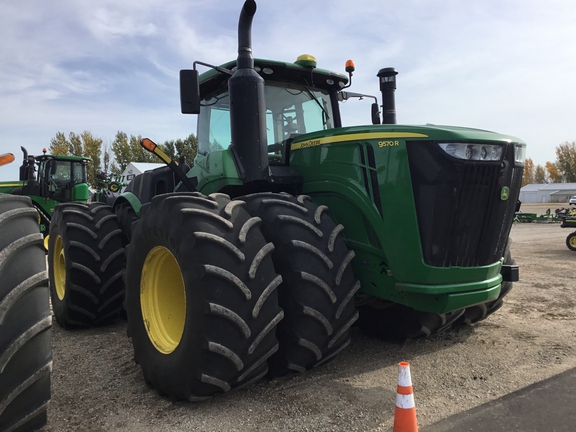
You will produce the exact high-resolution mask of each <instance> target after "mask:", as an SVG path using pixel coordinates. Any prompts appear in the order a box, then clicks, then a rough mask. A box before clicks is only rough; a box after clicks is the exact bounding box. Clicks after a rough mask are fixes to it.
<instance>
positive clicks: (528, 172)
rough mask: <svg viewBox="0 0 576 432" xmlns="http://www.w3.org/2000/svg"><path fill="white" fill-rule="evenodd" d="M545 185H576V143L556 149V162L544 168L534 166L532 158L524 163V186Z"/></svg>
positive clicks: (565, 144)
mask: <svg viewBox="0 0 576 432" xmlns="http://www.w3.org/2000/svg"><path fill="white" fill-rule="evenodd" d="M533 183H537V184H543V183H576V141H572V142H571V143H569V142H568V141H566V142H564V143H562V144H560V145H558V146H557V147H556V160H555V161H554V162H546V164H545V165H544V166H542V165H534V162H533V161H532V159H531V158H528V159H526V160H525V161H524V174H523V176H522V186H526V185H527V184H533Z"/></svg>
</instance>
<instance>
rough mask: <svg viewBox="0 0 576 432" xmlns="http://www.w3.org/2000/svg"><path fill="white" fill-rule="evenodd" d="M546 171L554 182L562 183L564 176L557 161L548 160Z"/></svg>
mask: <svg viewBox="0 0 576 432" xmlns="http://www.w3.org/2000/svg"><path fill="white" fill-rule="evenodd" d="M546 171H548V178H549V179H550V181H551V182H552V183H562V176H561V175H560V173H559V172H558V167H557V166H556V164H555V163H552V162H546Z"/></svg>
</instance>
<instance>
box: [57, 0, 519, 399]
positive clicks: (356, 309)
mask: <svg viewBox="0 0 576 432" xmlns="http://www.w3.org/2000/svg"><path fill="white" fill-rule="evenodd" d="M255 12H256V4H255V2H254V1H252V0H247V1H246V2H245V4H244V7H243V9H242V12H241V15H240V20H239V28H238V35H239V40H238V58H237V60H236V61H232V62H229V63H226V64H224V65H221V66H211V65H208V64H206V63H201V62H196V63H195V64H194V67H196V65H197V64H201V65H204V66H208V67H209V68H210V70H208V72H206V73H204V74H202V75H199V74H198V72H197V70H196V69H194V70H184V71H181V73H180V86H181V89H180V90H181V105H182V112H183V113H192V114H199V117H198V132H197V137H198V155H197V157H196V158H195V160H194V164H193V165H192V166H191V167H190V166H188V165H187V164H185V163H179V164H176V163H175V162H174V161H172V160H171V159H170V158H169V157H168V156H166V154H164V153H163V152H162V151H161V149H160V148H159V147H157V146H156V145H155V144H154V143H153V142H152V141H150V140H149V139H144V140H142V145H143V146H144V147H145V148H147V149H148V150H149V151H152V152H154V153H155V154H156V155H157V156H158V157H160V158H161V159H162V160H163V161H164V162H165V163H166V164H167V166H166V167H164V168H159V169H156V170H152V171H148V172H145V173H144V174H142V175H140V176H138V177H136V178H135V179H134V180H133V181H132V182H131V183H130V184H129V185H128V187H127V188H126V190H125V191H124V192H123V193H122V195H121V196H120V197H118V198H117V199H116V201H115V202H114V205H113V206H112V207H108V206H107V207H106V208H104V207H102V206H100V207H95V206H89V205H83V206H81V205H77V204H74V205H73V204H69V205H63V206H59V207H58V210H57V212H56V213H58V220H59V222H58V224H56V222H55V223H54V224H53V225H52V230H51V235H50V240H51V247H50V253H51V258H50V259H51V260H52V261H51V263H53V264H55V265H54V267H55V268H56V270H54V272H52V270H51V279H53V278H54V276H55V275H60V277H59V278H58V277H56V281H57V282H58V283H56V284H52V285H53V286H55V287H56V290H53V291H52V298H53V299H55V298H56V299H57V300H56V304H57V306H56V307H55V315H56V318H57V320H58V321H59V322H60V323H61V324H63V325H65V326H66V325H72V324H78V323H79V322H80V323H81V324H82V325H90V324H93V323H95V322H100V321H102V320H103V319H105V318H106V317H107V316H109V315H107V314H108V313H111V310H110V309H109V305H110V304H115V305H116V308H119V304H118V303H116V299H117V298H119V297H121V296H122V289H123V286H122V283H121V276H122V271H123V268H120V267H117V268H114V269H110V268H109V267H110V265H112V264H114V263H117V262H118V259H117V257H118V256H120V255H122V254H123V253H124V250H126V257H127V258H126V269H125V272H126V274H125V281H126V286H125V306H126V312H127V317H128V331H129V334H130V336H131V338H132V343H133V345H134V352H135V359H136V361H137V362H138V363H139V364H140V365H141V367H142V370H143V373H144V376H145V379H146V381H147V382H148V383H150V385H152V386H153V387H155V388H156V389H158V391H159V392H161V393H162V394H167V395H169V396H170V397H171V398H173V399H175V400H179V399H188V400H202V399H205V398H208V397H211V396H212V395H214V394H216V393H223V392H227V391H229V390H231V389H234V388H238V387H240V386H243V385H246V384H247V383H250V382H252V381H254V380H256V379H258V378H259V377H261V376H263V375H265V374H267V375H268V376H269V377H281V376H286V375H291V374H296V373H302V372H304V371H306V370H307V369H311V368H314V367H316V366H319V365H321V364H323V363H325V362H327V361H330V360H332V359H333V358H334V357H335V356H336V355H337V354H338V353H339V352H340V351H341V350H342V349H344V348H345V347H346V346H347V345H348V344H349V341H350V335H349V329H350V327H351V326H352V325H353V324H354V323H355V322H358V323H359V324H360V326H361V327H362V328H364V329H365V330H366V331H368V332H371V333H375V334H377V335H379V336H382V337H386V338H393V339H400V340H403V339H406V338H411V337H418V336H428V335H431V334H434V333H437V332H440V331H443V330H446V329H448V328H449V327H451V326H453V325H459V324H469V323H473V322H477V321H479V320H481V319H483V318H485V317H486V316H488V315H489V314H490V313H493V312H494V311H496V310H497V309H498V308H499V307H500V306H501V304H502V298H503V297H504V296H505V295H506V293H507V292H508V291H509V290H510V288H511V287H512V282H513V281H514V280H518V268H517V266H515V265H514V262H513V260H512V258H511V256H510V251H509V247H508V235H509V232H510V228H511V226H512V221H513V218H514V211H515V206H516V201H517V198H518V194H519V191H520V184H521V179H522V171H523V162H524V158H525V144H524V143H523V142H522V141H520V140H519V139H517V138H514V137H510V136H506V135H500V134H496V133H492V132H487V131H483V130H477V129H467V128H459V127H445V126H433V125H427V126H406V125H397V124H396V112H395V102H394V91H395V88H396V74H397V72H396V71H395V70H394V69H393V68H384V69H381V70H380V71H379V72H378V78H379V81H380V90H381V92H382V115H381V114H380V112H379V106H378V104H373V105H372V112H371V118H372V124H371V125H367V126H355V127H343V126H342V120H341V116H340V110H339V102H340V101H342V100H346V99H349V98H351V97H365V96H366V95H361V94H357V93H350V92H346V91H344V89H345V88H347V87H348V86H349V85H350V80H351V77H352V72H353V70H354V68H353V65H352V64H351V63H348V64H347V68H346V69H347V72H348V76H346V75H342V74H338V73H335V72H330V71H327V70H322V69H319V68H317V67H316V66H317V65H316V61H315V60H314V59H313V57H311V56H308V55H305V56H301V57H299V58H298V60H297V61H296V62H295V63H287V62H278V61H272V60H261V59H253V58H252V50H251V23H252V18H253V16H254V14H255ZM381 123H382V124H381ZM54 219H55V220H56V219H57V217H56V215H55V217H54ZM83 221H84V223H83ZM97 228H98V229H97ZM100 230H101V231H102V232H100ZM91 237H92V238H91ZM112 243H113V244H112ZM81 245H82V246H81ZM86 245H89V246H90V247H89V248H86V247H85V246H86ZM97 245H105V247H106V248H107V249H106V250H105V251H104V249H102V251H101V252H98V251H97V250H96V246H97ZM88 249H90V250H88ZM53 250H55V252H52V251H53ZM88 270H89V271H88ZM58 287H59V288H58ZM101 293H104V295H101ZM58 302H60V306H58ZM107 308H108V309H107ZM80 309H81V310H82V312H80V313H79V312H78V311H79V310H80ZM100 311H101V312H100ZM358 318H359V319H358Z"/></svg>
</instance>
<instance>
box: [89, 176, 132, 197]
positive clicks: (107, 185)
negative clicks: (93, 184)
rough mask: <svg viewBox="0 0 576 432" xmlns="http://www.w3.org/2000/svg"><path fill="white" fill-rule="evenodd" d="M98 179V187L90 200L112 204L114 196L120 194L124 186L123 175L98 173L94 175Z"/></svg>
mask: <svg viewBox="0 0 576 432" xmlns="http://www.w3.org/2000/svg"><path fill="white" fill-rule="evenodd" d="M96 178H97V179H98V188H97V189H96V192H94V195H92V198H91V199H90V201H93V202H103V203H106V204H110V205H112V204H114V201H116V198H118V196H119V195H120V193H121V191H122V188H124V187H125V186H126V183H125V182H124V176H123V175H122V174H108V175H106V174H105V173H103V172H102V173H100V174H97V175H96Z"/></svg>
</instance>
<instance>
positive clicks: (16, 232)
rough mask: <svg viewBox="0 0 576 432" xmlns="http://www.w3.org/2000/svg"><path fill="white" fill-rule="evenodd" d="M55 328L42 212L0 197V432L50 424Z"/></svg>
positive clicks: (13, 198)
mask: <svg viewBox="0 0 576 432" xmlns="http://www.w3.org/2000/svg"><path fill="white" fill-rule="evenodd" d="M51 326H52V317H51V314H50V300H49V295H48V275H47V273H46V256H45V252H44V248H43V246H42V234H40V233H39V232H38V213H37V212H36V210H35V209H34V207H33V206H32V203H31V201H30V199H29V198H27V197H19V196H11V195H0V431H3V432H7V431H31V430H38V429H40V428H41V427H42V426H44V425H45V424H46V409H47V407H48V403H49V401H50V371H51V369H52V350H51V348H50V328H51Z"/></svg>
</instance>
